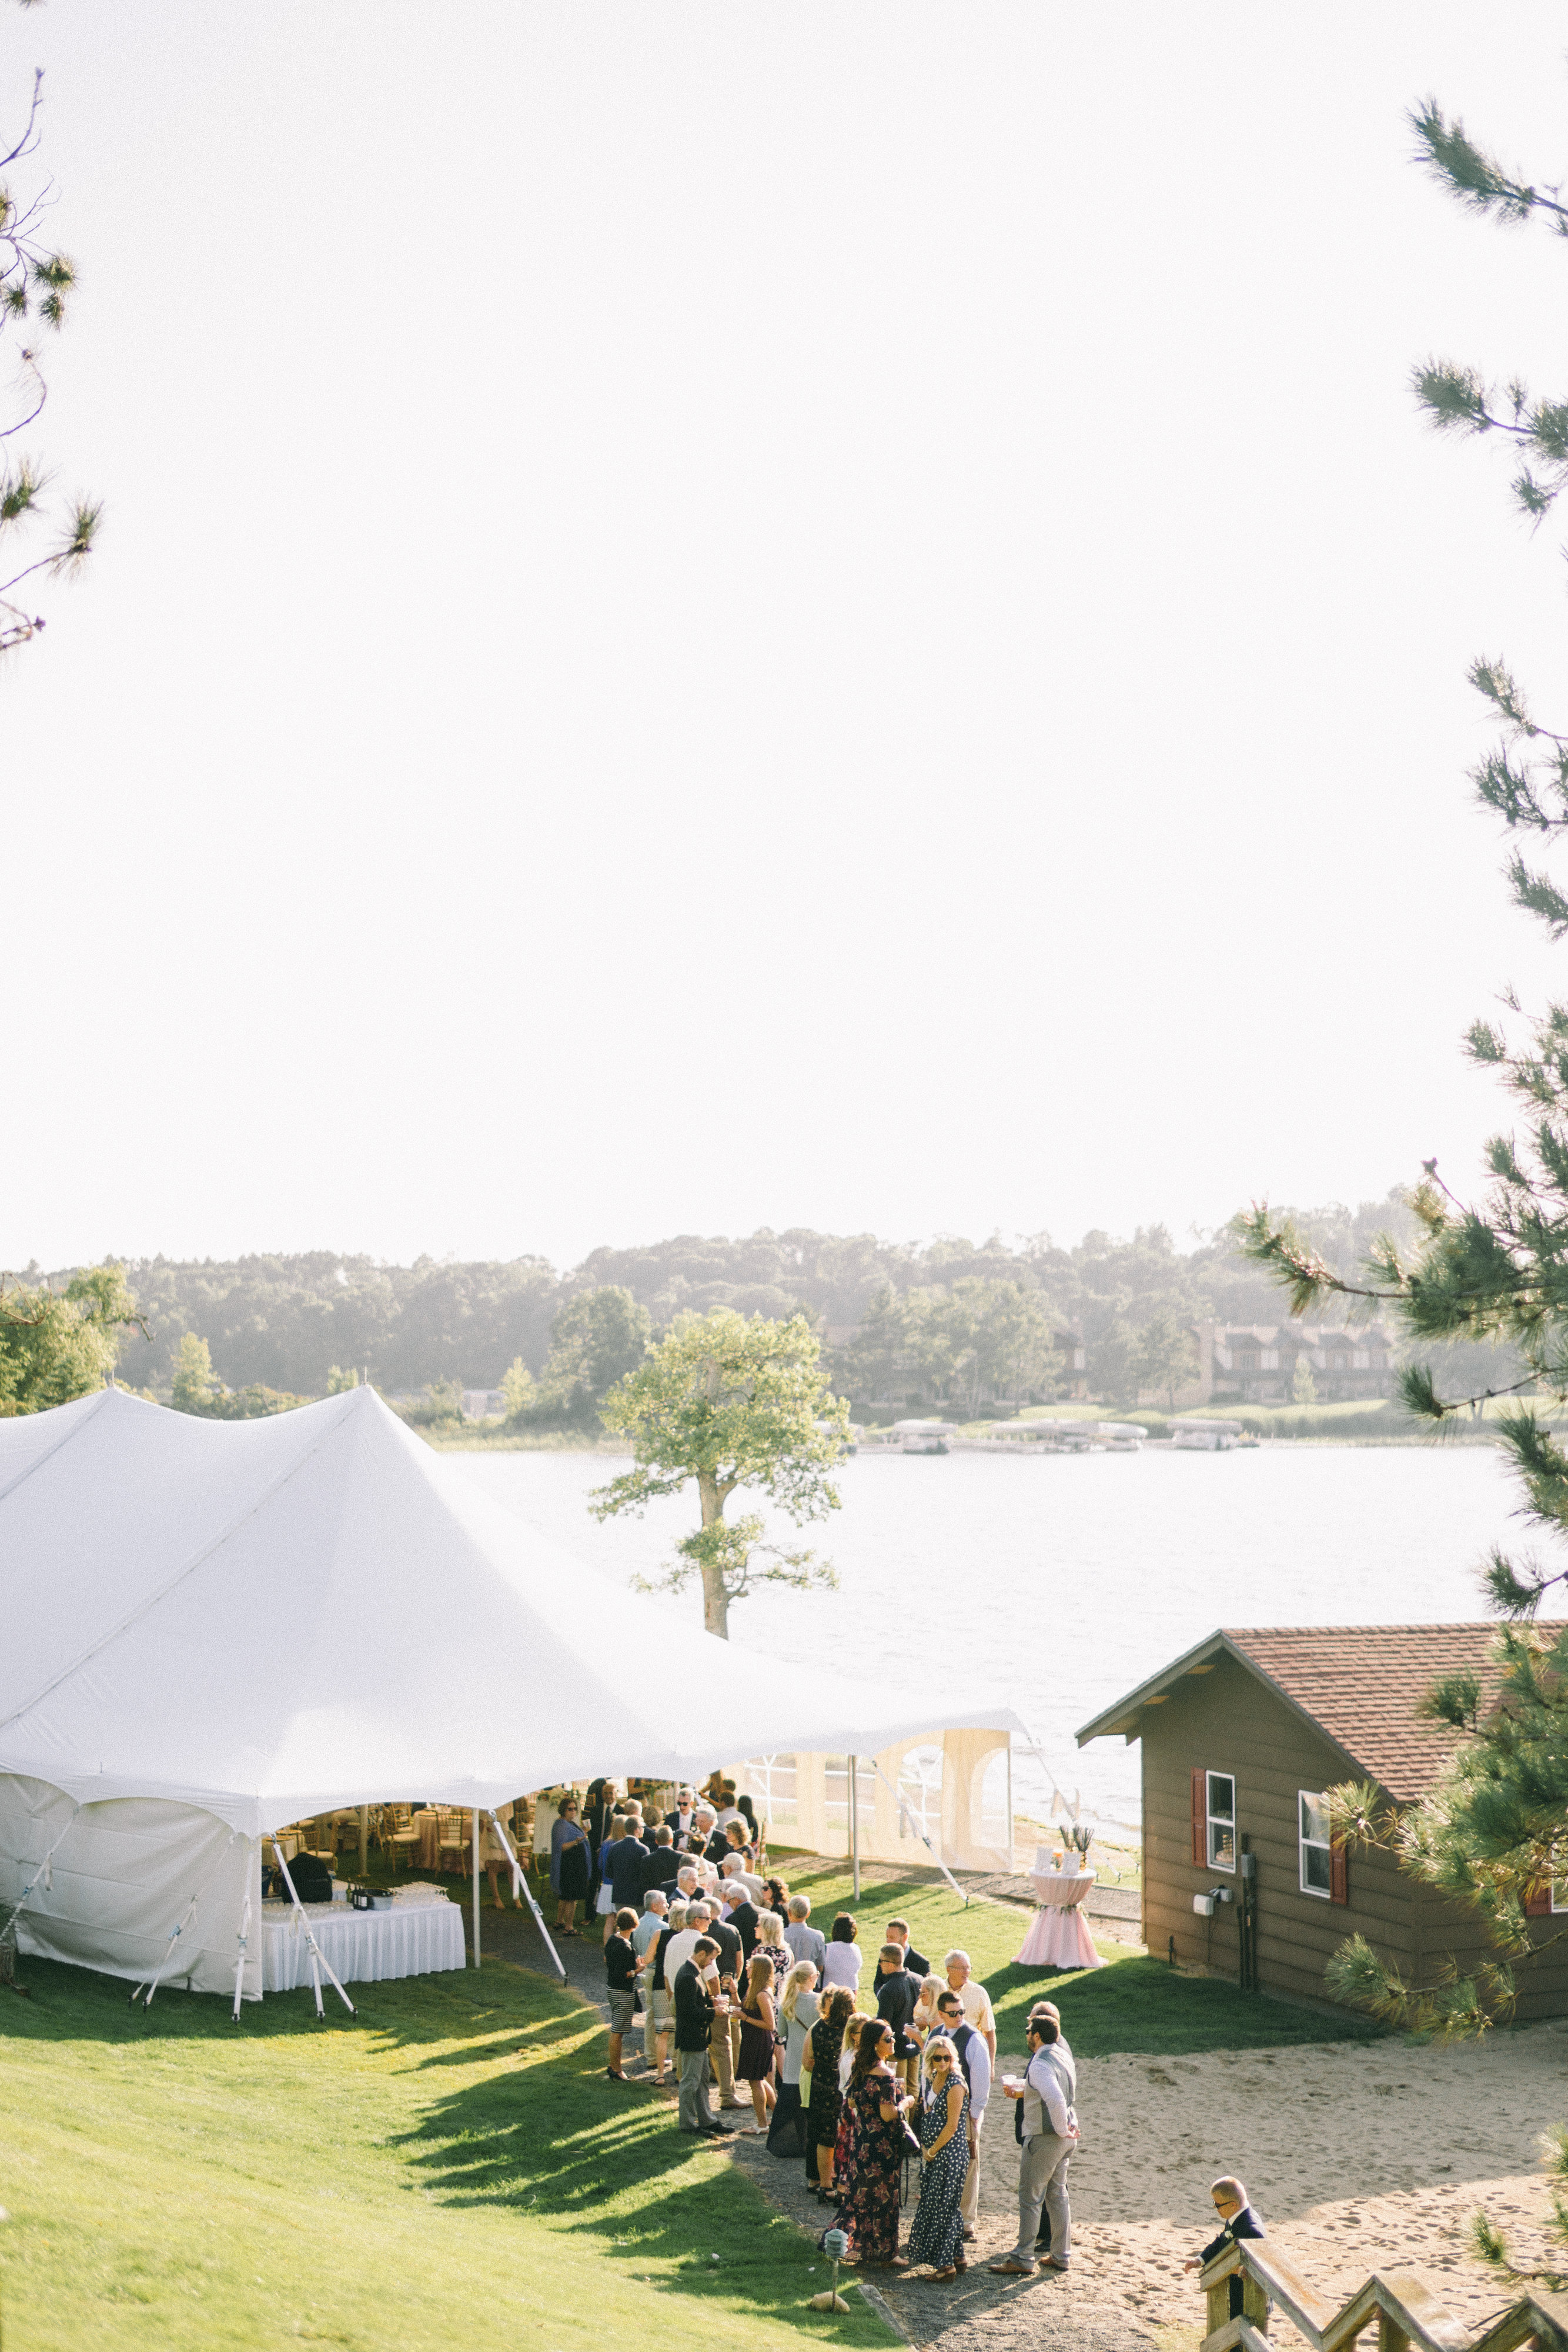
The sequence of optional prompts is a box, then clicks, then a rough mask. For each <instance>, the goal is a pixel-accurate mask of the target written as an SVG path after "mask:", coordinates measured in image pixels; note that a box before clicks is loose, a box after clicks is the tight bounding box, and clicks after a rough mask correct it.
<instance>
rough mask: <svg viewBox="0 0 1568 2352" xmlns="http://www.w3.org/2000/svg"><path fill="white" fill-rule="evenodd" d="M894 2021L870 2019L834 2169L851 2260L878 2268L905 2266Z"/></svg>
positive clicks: (900, 2102) (857, 2060)
mask: <svg viewBox="0 0 1568 2352" xmlns="http://www.w3.org/2000/svg"><path fill="white" fill-rule="evenodd" d="M893 2053H894V2038H893V2028H892V2026H891V2025H884V2024H883V2021H882V2020H881V2019H880V2018H876V2017H873V2018H868V2019H867V2020H866V2023H865V2029H864V2031H863V2032H862V2035H861V2040H860V2048H859V2049H858V2050H857V2051H856V2052H855V2063H854V2068H853V2071H852V2074H851V2075H850V2086H849V2089H848V2090H847V2091H846V2092H845V2093H844V2112H843V2115H842V2116H841V2119H840V2122H839V2137H838V2146H837V2147H836V2148H835V2150H834V2170H835V2172H836V2174H837V2178H838V2188H839V2221H840V2224H841V2227H842V2228H843V2229H844V2230H845V2231H847V2232H848V2235H849V2241H850V2252H849V2256H848V2259H849V2260H850V2261H851V2262H852V2263H867V2264H869V2265H870V2266H871V2267H872V2268H873V2269H876V2270H904V2269H906V2268H907V2264H906V2263H904V2258H903V2256H902V2255H901V2254H900V2252H899V2251H898V2193H899V2188H900V2183H901V2179H902V2176H903V2171H904V2150H905V2136H904V2109H905V2108H906V2107H908V2106H910V2105H913V2102H912V2101H911V2100H908V2099H901V2098H900V2097H899V2095H898V2083H897V2079H896V2077H895V2076H894V2071H893V2063H892V2062H893Z"/></svg>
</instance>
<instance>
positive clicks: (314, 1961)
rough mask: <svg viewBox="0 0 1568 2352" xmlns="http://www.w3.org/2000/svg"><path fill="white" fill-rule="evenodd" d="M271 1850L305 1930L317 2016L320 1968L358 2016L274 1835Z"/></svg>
mask: <svg viewBox="0 0 1568 2352" xmlns="http://www.w3.org/2000/svg"><path fill="white" fill-rule="evenodd" d="M272 1850H273V1852H274V1853H275V1854H276V1855H277V1867H278V1868H279V1870H280V1871H281V1872H282V1873H283V1884H284V1885H285V1886H287V1889H288V1895H289V1900H290V1902H291V1903H292V1904H293V1906H294V1908H295V1909H296V1911H298V1914H299V1925H300V1926H301V1927H303V1929H304V1930H305V1940H306V1942H307V1943H308V1945H309V1947H310V1967H311V1969H312V1971H313V1973H314V1975H315V1979H316V2014H317V2016H318V2017H324V2016H325V2015H326V2013H327V2012H326V2011H325V2010H324V2009H323V2008H322V2006H321V1970H322V1969H326V1971H327V1974H328V1975H329V1977H330V1978H331V1979H332V1982H333V1983H334V1984H335V1985H338V1999H339V2000H340V2001H341V2002H342V2004H343V2007H344V2008H345V2009H346V2010H347V2011H348V2012H349V2015H350V2017H358V2015H359V2013H360V2012H359V2011H358V2010H357V2009H356V2008H355V2007H354V2004H353V2002H352V2001H351V2000H350V1999H349V1996H348V1994H347V1993H346V1992H345V1991H344V1990H343V1988H342V1986H341V1985H340V1984H338V1972H337V1970H336V1969H334V1967H333V1966H332V1963H331V1961H330V1960H329V1958H327V1956H326V1954H325V1952H323V1951H322V1949H321V1947H320V1945H319V1943H318V1942H317V1941H316V1937H315V1935H314V1933H313V1932H312V1929H311V1926H310V1922H309V1920H308V1918H307V1917H306V1916H305V1906H304V1904H303V1903H301V1901H300V1900H299V1896H298V1893H297V1891H296V1889H295V1885H294V1874H293V1873H292V1872H291V1871H290V1869H289V1867H288V1859H287V1855H286V1854H285V1853H284V1851H283V1848H282V1847H281V1846H280V1845H279V1844H278V1843H277V1838H276V1837H275V1838H274V1839H273V1841H272Z"/></svg>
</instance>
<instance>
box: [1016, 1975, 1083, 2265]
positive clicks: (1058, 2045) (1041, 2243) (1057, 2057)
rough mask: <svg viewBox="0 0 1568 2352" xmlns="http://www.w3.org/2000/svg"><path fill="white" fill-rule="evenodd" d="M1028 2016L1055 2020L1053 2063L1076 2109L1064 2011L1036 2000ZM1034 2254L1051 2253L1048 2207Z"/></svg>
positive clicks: (1075, 2077) (1042, 2212)
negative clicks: (1063, 2024)
mask: <svg viewBox="0 0 1568 2352" xmlns="http://www.w3.org/2000/svg"><path fill="white" fill-rule="evenodd" d="M1029 2013H1030V2017H1049V2018H1052V2019H1054V2021H1055V2024H1056V2040H1055V2041H1054V2042H1052V2043H1051V2064H1052V2065H1053V2066H1054V2067H1055V2068H1056V2071H1057V2074H1059V2075H1060V2076H1061V2095H1062V2097H1063V2098H1064V2099H1065V2100H1066V2101H1067V2104H1068V2105H1069V2106H1070V2107H1071V2106H1075V2105H1077V2102H1078V2064H1077V2061H1076V2060H1075V2059H1074V2057H1073V2055H1072V2052H1071V2047H1070V2045H1069V2043H1068V2040H1067V2036H1066V2034H1065V2033H1063V2032H1062V2030H1061V2011H1060V2010H1059V2009H1058V2007H1057V2006H1056V2003H1055V2002H1054V2001H1053V2000H1036V2001H1031V2002H1030V2011H1029ZM1024 2030H1025V2032H1028V2030H1029V2029H1028V2027H1027V2026H1026V2027H1025V2029H1024ZM1034 2251H1035V2252H1036V2254H1037V2255H1038V2256H1039V2257H1040V2260H1041V2261H1043V2260H1044V2258H1045V2256H1046V2255H1047V2254H1049V2253H1050V2252H1051V2208H1050V2206H1049V2205H1042V2206H1041V2207H1040V2235H1039V2237H1038V2238H1037V2239H1036V2240H1035V2242H1034Z"/></svg>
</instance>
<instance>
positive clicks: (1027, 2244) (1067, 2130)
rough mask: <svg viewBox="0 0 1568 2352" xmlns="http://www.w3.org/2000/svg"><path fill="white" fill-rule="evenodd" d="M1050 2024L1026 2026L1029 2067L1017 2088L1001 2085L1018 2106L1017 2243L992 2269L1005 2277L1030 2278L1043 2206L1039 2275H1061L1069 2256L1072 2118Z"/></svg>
mask: <svg viewBox="0 0 1568 2352" xmlns="http://www.w3.org/2000/svg"><path fill="white" fill-rule="evenodd" d="M1060 2038H1061V2037H1060V2035H1059V2033H1058V2031H1057V2025H1056V2021H1055V2019H1054V2018H1051V2017H1031V2018H1030V2021H1029V2065H1028V2067H1027V2069H1026V2070H1025V2073H1024V2078H1023V2081H1022V2083H1021V2084H1019V2087H1018V2088H1017V2089H1016V2090H1014V2089H1010V2088H1009V2085H1008V2084H1006V2083H1004V2084H1003V2085H1002V2088H1003V2089H1004V2090H1005V2091H1006V2092H1007V2095H1008V2096H1009V2099H1017V2098H1021V2099H1022V2101H1023V2155H1022V2158H1021V2159H1020V2161H1019V2242H1018V2244H1017V2245H1016V2246H1015V2247H1014V2248H1013V2250H1012V2252H1011V2253H1010V2254H1009V2255H1007V2256H1006V2257H1005V2258H1004V2259H1003V2260H1002V2261H1001V2262H999V2263H992V2264H991V2268H992V2270H994V2271H996V2272H998V2273H1000V2274H1001V2275H1002V2276H1003V2277H1005V2278H1031V2277H1032V2276H1033V2274H1034V2270H1035V2242H1036V2240H1037V2239H1038V2237H1039V2235H1040V2208H1041V2206H1042V2205H1043V2206H1044V2207H1045V2208H1046V2209H1047V2210H1048V2211H1049V2212H1050V2215H1051V2252H1050V2253H1049V2254H1047V2255H1046V2257H1045V2259H1044V2262H1043V2263H1041V2264H1040V2268H1041V2269H1043V2270H1051V2271H1064V2270H1065V2269H1066V2268H1067V2265H1068V2263H1069V2261H1070V2260H1071V2252H1072V2209H1071V2206H1070V2205H1069V2203H1068V2201H1067V2167H1068V2163H1069V2161H1070V2159H1071V2155H1072V2151H1073V2149H1074V2148H1075V2147H1077V2145H1078V2114H1077V2110H1076V2108H1075V2107H1074V2106H1073V2105H1072V2104H1071V2101H1070V2100H1068V2099H1067V2098H1066V2097H1065V2096H1064V2095H1063V2088H1062V2076H1061V2072H1060V2070H1059V2068H1058V2067H1057V2065H1056V2064H1055V2063H1054V2062H1053V2060H1052V2058H1051V2050H1052V2048H1053V2047H1054V2045H1055V2043H1056V2042H1058V2040H1059V2039H1060Z"/></svg>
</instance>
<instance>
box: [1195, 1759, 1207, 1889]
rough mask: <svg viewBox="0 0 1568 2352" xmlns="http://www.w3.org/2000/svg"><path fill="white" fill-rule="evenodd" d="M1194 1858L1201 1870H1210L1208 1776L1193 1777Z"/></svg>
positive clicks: (1200, 1774) (1196, 1773) (1200, 1773)
mask: <svg viewBox="0 0 1568 2352" xmlns="http://www.w3.org/2000/svg"><path fill="white" fill-rule="evenodd" d="M1192 1858H1193V1860H1194V1862H1196V1863H1197V1866H1198V1868H1199V1870H1207V1868H1208V1775H1207V1772H1195V1773H1194V1774H1193V1776H1192Z"/></svg>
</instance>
